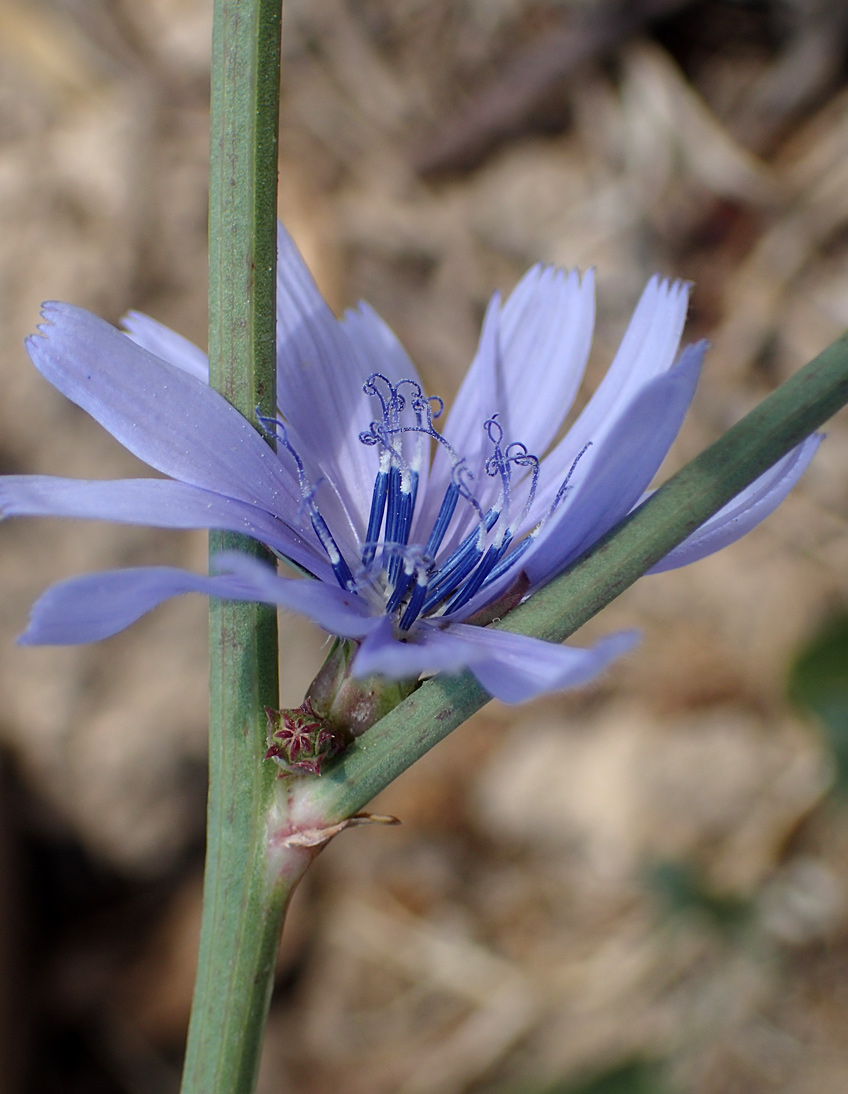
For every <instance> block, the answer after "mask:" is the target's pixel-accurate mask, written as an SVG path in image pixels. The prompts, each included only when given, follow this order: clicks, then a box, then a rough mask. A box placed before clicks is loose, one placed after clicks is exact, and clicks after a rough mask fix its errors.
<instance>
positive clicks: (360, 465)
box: [277, 225, 391, 539]
mask: <svg viewBox="0 0 848 1094" xmlns="http://www.w3.org/2000/svg"><path fill="white" fill-rule="evenodd" d="M277 246H278V263H277V403H278V406H279V408H280V410H281V412H282V414H283V416H284V417H285V421H286V425H287V427H288V429H289V431H290V434H291V440H292V442H293V443H294V445H295V447H296V448H297V449H298V451H299V453H300V455H301V457H302V459H303V460H304V463H305V464H306V468H307V471H308V472H309V475H310V477H311V478H312V481H313V483H315V482H316V481H317V479H318V478H323V479H324V480H325V483H326V489H325V494H324V495H322V498H321V506H322V511H323V510H324V509H325V507H326V506H328V505H329V504H330V502H329V491H330V489H332V490H335V491H336V495H337V503H338V505H339V507H340V510H341V512H340V513H339V514H338V515H337V516H336V517H335V519H334V517H333V515H331V516H329V517H328V523H330V525H331V526H332V528H333V532H334V534H336V533H338V532H340V522H339V517H343V518H344V520H345V521H346V522H347V523H348V524H349V526H350V528H351V531H352V533H353V535H354V537H355V538H357V539H358V538H361V537H362V536H364V534H365V526H366V523H367V520H368V512H369V509H370V506H371V488H372V486H373V483H374V476H375V475H376V473H377V468H378V462H379V457H378V453H377V452H376V450H375V449H374V448H372V447H368V446H366V445H364V444H362V442H361V441H360V440H359V434H360V432H361V431H362V430H363V429H367V427H368V423H369V422H370V421H371V420H372V419H373V418H374V417H375V414H374V412H373V408H372V405H371V402H370V400H369V398H368V396H367V395H366V394H365V393H364V392H363V390H362V385H363V384H364V383H365V381H366V380H367V379H368V377H369V376H370V375H371V373H372V372H382V371H383V370H384V368H390V366H391V362H390V361H387V360H386V359H384V358H380V359H377V360H373V361H369V362H367V363H365V362H363V361H362V360H361V359H360V357H359V355H358V354H357V353H356V352H355V350H354V347H353V345H352V344H351V340H350V338H349V337H348V334H347V332H346V331H345V329H344V327H343V326H342V324H341V323H339V321H338V320H337V319H336V317H335V316H334V315H333V313H332V312H331V311H330V309H329V307H328V306H327V304H326V303H325V301H324V299H323V297H322V296H321V294H320V292H319V291H318V288H317V286H316V285H315V282H314V281H313V279H312V275H311V274H310V272H309V270H308V269H307V267H306V264H305V263H304V261H303V259H302V258H301V256H300V254H299V252H298V250H297V248H296V247H295V245H294V242H293V241H292V239H291V236H289V234H288V233H287V232H286V230H285V229H284V228H283V227H282V225H279V227H278V241H277ZM326 515H327V514H326V513H325V516H326Z"/></svg>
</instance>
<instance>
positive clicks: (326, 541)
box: [256, 409, 354, 589]
mask: <svg viewBox="0 0 848 1094" xmlns="http://www.w3.org/2000/svg"><path fill="white" fill-rule="evenodd" d="M256 417H257V419H258V421H259V422H260V423H261V424H262V425H263V426H271V427H273V434H272V435H273V436H275V437H276V439H277V442H278V443H279V444H281V445H282V446H283V448H284V449H285V450H286V452H288V454H289V455H290V456H291V458H292V459H293V460H294V464H295V467H296V468H297V481H298V485H299V486H300V493H301V496H302V499H303V501H302V504H303V507H304V508H305V509H306V510H307V512H308V513H309V519H310V521H311V523H312V527H313V529H314V530H315V534H316V536H317V537H318V539H319V541H320V543H321V546H322V547H323V548H324V550H325V551H326V553H327V558H328V559H329V560H330V565H331V566H332V568H333V573H334V574H335V575H336V581H338V583H339V585H341V587H342V588H343V589H352V588H353V585H354V581H353V574H351V572H350V568H349V567H348V564H347V562H345V559H344V556H343V555H342V553H341V551H340V550H339V545H338V544H337V543H336V541H335V540H334V539H333V534H332V532H331V531H330V529H329V528H328V527H327V522H326V521H325V520H324V518H323V517H322V516H321V513H320V511H319V509H318V506H317V505H316V504H315V489H316V488H315V487H313V486H312V484H311V483H310V481H309V477H308V475H307V474H306V469H305V468H304V466H303V460H302V459H301V458H300V456H299V454H298V452H297V450H296V449H295V447H294V446H293V445H292V443H291V441H290V440H289V435H288V430H287V429H286V427H285V425H284V424H283V422H281V421H280V420H279V418H268V417H265V416H264V415H262V414H260V413H259V411H258V409H257V412H256ZM269 432H270V430H269Z"/></svg>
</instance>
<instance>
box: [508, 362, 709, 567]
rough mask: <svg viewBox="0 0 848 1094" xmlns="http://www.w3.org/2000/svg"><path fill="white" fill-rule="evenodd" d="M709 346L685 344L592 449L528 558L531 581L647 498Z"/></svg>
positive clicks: (578, 550)
mask: <svg viewBox="0 0 848 1094" xmlns="http://www.w3.org/2000/svg"><path fill="white" fill-rule="evenodd" d="M705 350H706V343H705V342H701V343H698V344H697V345H695V346H689V347H688V348H687V349H685V350H684V351H683V353H682V354H681V356H680V360H679V361H678V363H677V364H676V365H675V366H674V368H673V369H671V370H670V371H669V372H667V373H665V374H664V375H661V376H658V377H657V378H656V379H654V380H652V381H650V382H649V383H648V384H646V385H645V386H644V387H643V388H642V389H641V390H640V391H639V393H638V394H637V395H636V397H635V398H634V399H633V400H632V401H631V402H630V403H629V405H628V406H627V407H626V408H625V410H624V411H623V413H621V415H620V416H619V418H618V419H617V420H616V421H615V422H614V423H613V425H612V428H611V429H609V430H607V431H606V436H605V437H604V440H603V443H602V444H600V445H598V446H597V447H595V446H593V447H592V448H590V449H589V450H588V451H587V452H586V454H585V456H584V457H583V459H582V460H581V461H580V463H579V464H578V465H577V469H576V471H575V475H574V485H573V487H572V488H571V490H570V492H569V493H567V494H566V496H565V498H564V499H563V501H562V502H561V504H560V506H559V508H558V509H557V511H556V512H555V514H554V515H553V517H552V518H551V519H550V521H549V522H548V524H547V526H546V527H545V528H544V529H543V530H542V532H541V533H540V535H539V538H538V540H537V542H536V544H534V545H533V546H532V547H530V549H529V550H528V551H527V553H526V554H525V556H524V559H523V568H524V570H525V571H526V572H527V574H528V576H529V577H530V581H531V583H532V585H533V586H537V585H539V584H542V583H544V582H546V581H549V580H550V579H551V578H552V577H553V576H554V575H555V574H557V573H559V572H560V571H561V570H562V569H564V568H565V566H567V565H568V563H569V562H571V561H572V560H573V559H574V558H576V557H577V555H579V554H580V553H581V552H582V551H584V550H585V549H586V548H588V547H590V546H591V545H592V544H593V543H594V542H595V541H596V540H598V539H600V537H601V536H603V535H604V534H605V533H606V532H608V531H609V529H610V528H612V526H613V525H614V524H615V523H616V522H617V521H619V520H621V518H622V517H624V516H625V515H626V514H627V513H628V512H629V511H630V510H631V509H632V508H633V506H634V505H635V504H636V502H637V501H638V500H639V498H640V497H641V496H642V494H643V493H644V491H645V490H646V489H647V487H648V485H649V484H650V482H651V479H652V478H653V477H654V475H655V474H656V472H657V471H658V469H659V466H660V464H661V463H662V461H663V459H664V458H665V456H666V454H667V452H668V450H669V448H670V447H671V444H672V442H673V441H674V439H675V437H676V436H677V434H678V432H679V430H680V426H681V424H682V423H683V419H684V417H685V416H686V411H687V410H688V409H689V404H690V403H691V401H692V397H693V395H694V394H695V388H696V386H697V383H698V374H699V371H700V367H701V362H702V360H703V356H704V352H705Z"/></svg>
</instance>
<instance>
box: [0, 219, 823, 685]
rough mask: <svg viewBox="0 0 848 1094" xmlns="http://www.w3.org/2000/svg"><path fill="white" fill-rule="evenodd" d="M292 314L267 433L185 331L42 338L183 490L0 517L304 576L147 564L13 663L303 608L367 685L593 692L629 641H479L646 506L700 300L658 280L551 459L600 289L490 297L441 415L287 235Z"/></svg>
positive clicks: (771, 488) (86, 398)
mask: <svg viewBox="0 0 848 1094" xmlns="http://www.w3.org/2000/svg"><path fill="white" fill-rule="evenodd" d="M277 300H278V351H277V352H278V381H277V382H278V389H277V403H278V407H279V411H278V417H277V418H276V419H275V420H269V421H265V422H264V423H263V426H264V429H265V430H266V433H267V438H263V437H262V436H261V434H260V433H259V432H257V430H256V429H254V427H253V426H252V425H251V424H250V423H249V422H248V421H247V420H246V419H245V418H243V417H242V416H241V415H240V414H239V413H238V412H237V411H236V410H235V409H234V408H233V407H231V406H230V405H229V404H228V403H227V402H226V401H225V400H224V399H223V397H222V396H221V395H219V394H218V393H217V392H216V391H214V390H212V389H211V388H210V387H209V384H208V366H207V361H206V357H205V355H204V354H203V353H202V352H201V351H200V350H198V349H197V348H196V347H195V346H193V345H191V344H190V343H189V342H187V341H186V340H185V339H183V338H181V337H180V336H179V335H176V334H174V333H173V332H171V331H169V330H168V329H167V328H165V327H163V326H161V325H160V324H158V323H156V322H155V321H154V320H152V319H150V318H148V317H146V316H143V315H140V314H138V313H130V315H129V316H127V318H126V319H125V320H124V325H125V327H126V331H127V333H123V332H120V331H118V330H116V329H115V328H114V327H112V326H110V325H109V324H107V323H105V322H103V321H102V320H101V319H98V318H97V317H95V316H93V315H91V314H90V313H88V312H86V311H83V310H81V309H80V308H76V307H73V306H71V305H69V304H57V303H51V304H46V305H45V306H44V310H43V316H44V319H45V323H44V324H43V325H42V326H41V327H40V328H39V331H40V334H39V335H35V336H33V337H31V338H30V339H29V340H28V342H27V348H28V351H29V354H30V357H31V358H32V360H33V362H34V364H35V366H36V367H37V368H38V369H39V371H40V372H41V373H42V375H44V376H45V377H46V379H48V380H49V381H50V382H51V383H52V384H53V385H54V386H55V387H56V388H58V389H59V391H61V392H62V393H63V394H64V395H66V396H67V397H68V398H69V399H71V400H72V401H73V402H75V403H76V404H77V405H79V406H80V407H82V408H83V409H84V410H86V411H88V413H89V414H91V415H92V416H93V417H94V418H96V419H97V421H98V422H100V424H101V425H102V426H103V427H104V428H105V429H107V430H108V431H109V432H110V433H111V434H112V435H113V436H114V437H116V438H117V439H118V440H119V441H120V442H121V443H122V444H123V445H124V446H125V447H126V448H128V449H129V450H130V451H131V452H133V453H135V455H136V456H138V457H140V458H141V459H142V460H143V461H145V462H146V463H147V464H149V465H150V466H151V467H152V468H154V469H155V470H156V471H158V472H161V473H162V474H163V475H165V476H167V478H162V479H155V478H144V479H126V480H121V481H116V482H107V481H96V480H92V481H80V480H75V479H65V478H53V477H48V476H26V475H10V476H6V477H4V478H2V479H0V513H2V516H4V517H9V516H24V515H27V516H66V517H82V518H90V519H107V520H113V521H119V522H126V523H133V524H149V525H153V526H157V527H166V528H207V529H227V530H231V531H236V532H242V533H245V534H247V535H248V536H252V537H253V538H255V539H257V540H259V541H261V542H262V543H264V544H266V545H267V546H268V547H269V548H270V549H271V550H272V551H273V552H275V553H276V555H277V556H278V557H279V558H280V559H282V560H284V561H286V562H288V563H290V564H291V565H292V566H293V567H294V568H295V569H297V570H298V571H299V572H300V573H301V574H302V575H303V576H299V577H284V576H281V575H279V574H278V573H277V572H276V571H275V570H273V569H272V568H271V567H269V566H267V565H265V564H263V563H261V562H258V561H257V560H256V559H253V558H249V557H247V556H244V555H238V554H227V555H225V556H222V557H220V558H219V559H218V560H217V566H216V569H217V571H218V572H216V573H214V574H212V575H211V576H204V575H199V574H194V573H190V572H187V571H184V570H180V569H177V568H173V567H146V568H138V569H126V570H118V571H112V572H107V573H100V574H93V575H87V576H83V577H76V578H72V579H70V580H68V581H65V582H62V583H60V584H58V585H56V586H54V587H53V588H51V589H50V590H48V592H47V593H45V594H44V595H43V596H42V597H41V599H40V600H39V601H38V602H37V603H36V604H35V606H34V608H33V610H32V616H31V620H30V624H29V627H28V629H27V631H26V632H25V633H24V634H23V635H22V636H21V638H20V641H21V642H22V643H24V644H45V643H46V644H65V643H78V642H89V641H95V640H98V639H101V638H105V637H107V636H109V635H113V634H115V633H117V632H118V631H120V630H122V629H123V628H124V627H126V626H128V625H129V624H130V623H132V622H133V621H135V620H136V619H138V618H139V617H140V616H142V615H143V614H144V613H145V612H147V611H149V610H150V609H152V608H153V607H155V606H156V605H157V604H159V603H161V602H162V601H163V600H165V599H167V598H169V597H172V596H176V595H178V594H181V593H187V592H200V593H205V594H208V595H210V596H218V597H223V598H231V599H246V600H257V601H263V602H267V603H269V604H275V605H279V606H282V607H285V608H288V609H292V610H294V611H299V612H302V613H304V614H305V615H307V616H309V617H311V618H312V619H313V620H315V622H317V623H318V624H319V625H320V626H322V627H323V628H325V629H326V630H327V631H329V632H330V633H332V634H334V635H337V636H340V637H342V638H345V639H351V640H354V641H355V643H356V644H357V652H356V655H355V658H354V660H353V665H352V672H353V674H354V676H369V675H371V674H381V675H384V676H386V677H390V678H398V679H400V678H416V677H418V676H419V675H421V674H427V673H434V672H449V673H451V672H458V671H460V670H461V669H464V668H468V669H470V670H471V671H472V672H473V673H474V675H475V676H476V677H477V679H478V680H479V681H480V683H481V684H482V685H483V687H484V688H486V690H487V691H489V692H490V693H491V694H492V695H494V696H496V697H498V698H500V699H503V700H505V701H507V702H519V701H522V700H524V699H528V698H530V697H532V696H534V695H538V694H541V693H543V692H546V691H550V690H554V689H558V688H562V687H567V686H572V685H577V684H580V683H584V682H586V681H587V680H589V679H590V678H592V677H593V676H595V675H596V674H597V673H598V672H600V671H601V670H602V669H603V668H604V667H605V666H606V665H607V664H608V663H609V662H610V661H611V660H612V659H613V658H615V657H616V656H618V655H619V654H621V653H622V652H624V651H625V650H627V649H629V648H630V647H631V646H632V644H633V641H634V636H633V635H632V634H631V633H621V634H616V635H612V636H610V637H607V638H605V639H603V640H601V641H600V642H598V643H597V644H596V645H595V646H594V647H593V648H591V649H577V648H575V647H571V646H560V645H556V644H553V643H549V642H544V641H541V640H539V639H536V638H529V637H524V636H521V635H517V634H511V633H508V632H506V631H502V630H495V629H491V628H487V627H486V626H484V625H480V624H481V623H485V622H486V620H487V619H491V618H493V617H494V615H496V614H502V613H503V612H504V611H506V610H508V609H509V608H510V607H511V606H514V604H516V603H518V602H519V601H520V600H522V599H523V598H524V597H526V596H531V595H532V594H533V592H534V590H536V589H538V588H539V587H540V586H541V585H544V584H545V583H546V582H548V581H550V580H551V579H552V578H553V577H555V576H556V575H557V574H559V573H561V572H562V571H563V570H564V569H565V568H566V567H567V566H568V565H569V563H570V562H572V561H573V560H574V559H575V558H577V557H578V556H579V555H580V554H581V553H582V552H583V551H585V550H586V549H587V548H588V547H590V546H591V545H592V544H593V543H594V542H595V541H597V540H598V539H599V538H600V537H601V536H603V535H604V534H605V533H606V532H607V531H608V530H609V529H610V528H611V527H612V526H613V525H614V524H615V523H616V522H617V521H619V520H620V519H621V518H622V517H624V516H625V515H626V514H627V513H628V512H629V511H630V510H631V509H633V508H634V507H635V506H636V505H638V504H639V502H640V500H642V499H643V497H644V496H645V492H646V491H647V489H648V487H649V485H650V482H651V480H652V478H653V477H654V475H655V474H656V472H657V470H658V468H659V466H660V464H661V463H662V460H663V458H664V457H665V455H666V453H667V451H668V449H669V447H670V445H671V443H672V441H673V440H674V438H675V437H676V435H677V433H678V430H679V429H680V426H681V423H682V421H683V418H684V415H685V414H686V411H687V409H688V407H689V404H690V402H691V399H692V396H693V394H694V391H695V386H696V383H697V380H698V373H699V369H700V366H701V361H702V358H703V356H704V352H705V348H706V344H705V343H703V342H701V343H698V344H697V345H693V346H689V347H687V348H686V349H684V350H683V351H682V353H680V354H679V355H678V345H679V341H680V336H681V332H682V329H683V324H684V320H685V316H686V308H687V300H688V287H687V286H686V285H685V284H683V283H681V282H668V281H662V280H660V279H659V278H658V277H654V278H652V279H651V281H650V282H649V283H648V286H647V288H646V289H645V291H644V293H643V295H642V298H641V300H640V301H639V304H638V306H637V308H636V311H635V313H634V315H633V318H632V320H631V322H630V325H629V327H628V330H627V332H626V334H625V336H624V339H623V341H622V343H621V346H620V348H619V351H618V353H617V355H616V357H615V360H614V361H613V363H612V365H611V367H610V369H609V371H608V372H607V374H606V377H605V378H604V380H603V381H602V383H601V385H600V386H599V388H598V389H597V391H596V392H595V393H594V395H593V396H592V398H591V399H590V400H589V402H588V404H587V405H586V407H585V409H584V410H583V411H582V412H581V413H580V414H579V415H578V416H577V418H576V420H575V421H574V424H573V425H572V426H571V428H570V429H569V430H568V431H567V432H566V433H565V435H564V436H563V437H562V439H561V440H559V441H557V440H556V438H557V436H558V435H559V433H560V430H561V426H562V424H563V420H564V419H565V416H566V414H567V413H568V411H569V409H570V408H571V405H572V402H573V400H574V397H575V395H576V392H577V389H578V386H579V384H580V381H581V378H582V374H583V371H584V368H585V365H586V360H587V358H588V355H589V348H590V342H591V337H592V329H593V324H594V294H593V276H592V273H591V272H589V273H588V274H586V275H584V276H583V278H582V279H581V278H580V277H579V276H578V275H577V273H574V272H572V273H567V272H565V271H564V270H560V269H555V268H552V267H542V266H535V267H534V268H533V269H531V270H530V271H529V272H528V273H527V274H526V275H525V276H524V278H523V279H522V280H521V281H520V283H519V284H518V286H517V287H516V289H515V290H514V291H513V293H512V294H511V295H510V296H509V298H508V300H507V301H506V302H505V303H503V304H502V303H501V300H500V298H499V297H498V296H497V295H496V296H495V297H494V298H493V299H492V302H491V304H490V305H489V308H488V310H487V312H486V316H485V320H484V323H483V329H482V334H481V338H480V344H479V347H478V350H477V354H476V356H475V358H474V361H473V362H472V365H471V368H470V370H469V372H468V375H467V376H466V378H465V381H464V383H463V385H462V388H461V390H460V392H459V394H458V396H457V398H456V401H455V403H454V406H453V408H452V410H451V411H450V413H449V414H444V413H443V405H442V402H441V400H440V399H438V398H434V397H432V396H428V395H426V394H425V391H424V388H423V385H422V383H421V381H420V379H419V377H418V374H417V372H416V370H415V367H414V365H413V364H412V362H411V361H410V359H409V357H408V356H407V354H406V353H405V351H404V350H403V348H402V347H401V345H400V343H399V342H398V340H397V339H396V338H395V336H394V335H393V334H392V332H391V331H390V330H389V328H388V327H387V326H386V325H385V324H384V323H383V322H382V320H381V319H380V318H379V317H378V316H377V315H376V313H375V312H374V311H372V310H371V308H369V307H368V306H367V305H365V304H360V305H359V306H358V307H357V308H356V309H353V310H351V311H348V312H347V313H346V314H345V316H344V317H343V318H342V319H341V320H337V319H336V318H335V317H334V316H333V315H332V313H331V312H330V310H329V308H328V306H327V304H326V303H325V302H324V300H323V299H322V298H321V296H320V294H319V292H318V290H317V288H316V286H315V284H314V282H313V280H312V278H311V276H310V274H309V272H308V270H307V268H306V266H305V265H304V263H303V260H302V259H301V257H300V255H299V254H298V252H297V250H296V248H295V247H294V244H293V243H292V241H291V239H290V238H289V237H288V236H287V235H286V234H285V232H284V231H283V230H282V229H281V230H280V240H279V265H278V297H277ZM443 421H444V424H442V422H443ZM268 438H273V439H274V441H275V445H276V451H275V450H274V449H273V448H272V447H271V445H269V444H268V443H267V439H268ZM818 443H819V439H818V438H810V439H808V440H806V441H804V442H803V444H801V445H800V446H799V447H798V448H796V449H795V450H794V451H793V452H791V453H790V454H789V455H787V456H786V457H785V458H784V459H782V460H781V461H780V462H779V463H777V464H776V465H775V466H774V467H773V468H771V469H770V470H769V471H768V472H766V474H764V475H763V476H762V477H761V478H759V479H758V480H757V481H756V482H755V483H754V484H753V485H752V486H750V487H749V488H748V489H747V490H745V491H743V492H742V493H741V494H739V495H738V496H737V497H736V498H735V499H734V500H733V501H732V502H731V503H730V504H729V505H728V506H726V507H725V508H724V509H723V510H721V511H720V512H719V513H717V514H716V515H715V516H713V517H712V518H711V519H710V520H709V521H707V522H706V524H704V525H703V526H702V527H701V528H700V529H698V530H697V531H696V532H695V533H694V534H693V535H692V536H690V537H689V538H688V539H687V540H686V541H685V542H684V543H682V544H681V545H680V546H679V547H678V548H676V549H675V550H674V551H672V552H671V553H670V554H669V555H668V556H667V557H666V558H665V559H664V560H663V561H662V562H661V563H659V564H658V565H657V566H656V567H655V568H654V569H655V570H657V571H658V570H663V569H670V568H672V567H675V566H680V565H684V564H686V563H689V562H693V561H695V560H696V559H699V558H701V557H703V556H704V555H706V554H709V553H711V552H712V551H715V550H717V549H719V548H720V547H723V546H725V545H726V544H728V543H731V542H733V541H734V540H736V539H738V538H739V537H740V536H742V535H743V534H744V533H745V532H747V531H748V530H749V529H750V528H752V527H753V526H754V525H755V524H757V523H758V522H759V521H760V520H762V519H763V518H764V517H765V516H767V515H768V514H769V513H770V512H771V511H772V510H773V509H774V508H775V507H776V506H777V505H778V504H779V503H780V501H781V500H782V499H783V498H784V497H785V496H786V494H787V493H788V491H789V490H790V489H791V488H792V486H793V485H794V483H795V482H796V481H797V479H798V478H799V476H800V475H801V473H802V472H803V470H804V469H805V467H806V466H807V464H808V463H809V461H810V459H811V458H812V456H813V453H814V451H815V449H816V447H817V445H818Z"/></svg>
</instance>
